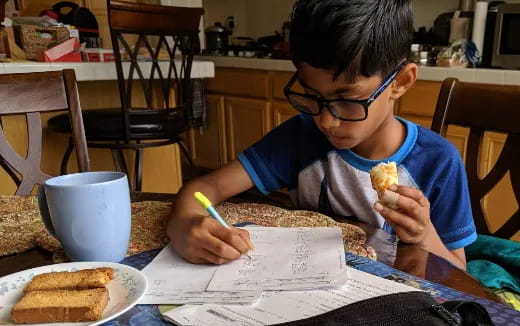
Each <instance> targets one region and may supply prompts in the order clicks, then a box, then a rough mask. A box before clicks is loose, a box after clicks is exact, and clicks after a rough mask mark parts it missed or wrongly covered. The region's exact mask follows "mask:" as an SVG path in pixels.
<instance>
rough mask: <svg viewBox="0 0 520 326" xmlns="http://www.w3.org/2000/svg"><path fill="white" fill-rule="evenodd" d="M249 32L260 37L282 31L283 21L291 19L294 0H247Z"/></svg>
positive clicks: (249, 34)
mask: <svg viewBox="0 0 520 326" xmlns="http://www.w3.org/2000/svg"><path fill="white" fill-rule="evenodd" d="M246 2H247V8H246V9H247V33H248V36H251V37H254V38H258V37H260V36H266V35H272V34H274V31H279V32H281V31H282V23H283V22H284V21H288V20H290V17H289V16H290V12H291V8H292V5H293V3H294V0H262V1H258V0H246Z"/></svg>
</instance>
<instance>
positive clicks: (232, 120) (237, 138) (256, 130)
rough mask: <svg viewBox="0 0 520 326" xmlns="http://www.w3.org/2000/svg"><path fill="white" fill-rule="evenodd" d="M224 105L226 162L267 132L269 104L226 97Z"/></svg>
mask: <svg viewBox="0 0 520 326" xmlns="http://www.w3.org/2000/svg"><path fill="white" fill-rule="evenodd" d="M225 103H226V127H227V129H226V137H227V142H228V143H227V144H228V160H230V161H231V160H234V159H235V158H236V157H237V155H238V154H240V153H241V152H242V151H244V150H245V149H246V148H247V147H249V146H250V145H252V144H254V143H255V142H256V141H258V140H260V139H261V138H262V137H263V136H264V135H265V134H267V132H269V130H270V129H271V111H270V110H271V103H269V102H268V101H266V100H259V99H249V98H239V97H227V98H226V99H225Z"/></svg>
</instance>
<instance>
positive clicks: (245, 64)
mask: <svg viewBox="0 0 520 326" xmlns="http://www.w3.org/2000/svg"><path fill="white" fill-rule="evenodd" d="M196 58H197V59H198V60H207V61H212V62H214V63H215V66H216V67H225V68H244V69H258V70H269V71H296V68H295V67H294V65H293V64H292V61H291V60H278V59H262V58H244V57H226V56H197V57H196ZM448 77H454V78H458V79H459V80H461V81H465V82H474V83H484V84H499V85H519V86H520V70H504V69H502V70H500V69H481V68H477V69H472V68H446V67H427V66H420V67H419V76H418V79H419V80H431V81H443V80H444V79H445V78H448Z"/></svg>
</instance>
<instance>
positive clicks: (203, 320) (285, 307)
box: [163, 268, 418, 326]
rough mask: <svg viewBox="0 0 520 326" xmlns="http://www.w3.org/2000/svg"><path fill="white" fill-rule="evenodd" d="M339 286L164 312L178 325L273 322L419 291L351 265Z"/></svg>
mask: <svg viewBox="0 0 520 326" xmlns="http://www.w3.org/2000/svg"><path fill="white" fill-rule="evenodd" d="M348 272H349V274H350V279H349V280H348V281H347V282H346V283H345V284H344V285H342V286H340V287H339V288H327V289H321V290H309V291H265V292H263V293H262V295H261V297H260V299H259V300H258V301H257V302H256V303H255V304H253V305H249V306H237V305H216V304H204V305H198V306H197V305H185V306H182V307H179V308H175V309H172V310H170V311H168V312H165V313H163V316H164V317H165V318H167V319H168V320H170V321H172V322H173V323H175V324H177V325H190V326H194V325H212V326H224V325H251V326H253V325H273V324H279V323H285V322H290V321H295V320H299V319H305V318H309V317H312V316H316V315H319V314H323V313H326V312H328V311H331V310H334V309H337V308H340V307H342V306H345V305H347V304H351V303H354V302H358V301H361V300H365V299H369V298H373V297H376V296H380V295H385V294H392V293H399V292H410V291H418V290H417V289H415V288H412V287H410V286H407V285H404V284H401V283H397V282H394V281H390V280H386V279H383V278H380V277H377V276H374V275H371V274H368V273H365V272H361V271H358V270H355V269H352V268H348Z"/></svg>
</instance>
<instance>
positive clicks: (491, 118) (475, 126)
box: [431, 78, 520, 238]
mask: <svg viewBox="0 0 520 326" xmlns="http://www.w3.org/2000/svg"><path fill="white" fill-rule="evenodd" d="M450 124H453V125H459V126H463V127H468V128H469V138H468V143H467V150H466V172H467V175H468V183H469V191H470V197H471V206H472V210H473V216H474V219H475V224H476V227H477V231H478V232H479V233H482V234H493V235H495V236H498V237H502V238H511V237H512V236H513V235H515V233H517V232H518V231H519V229H520V209H517V210H516V212H514V213H513V215H512V216H510V217H509V218H508V219H507V220H506V222H505V223H504V224H503V225H502V226H500V227H499V229H498V230H497V231H495V232H491V231H490V229H489V227H488V223H487V222H486V220H489V219H490V218H492V216H487V215H486V212H485V211H484V209H483V206H482V202H483V197H484V196H485V195H486V194H488V193H489V192H490V191H491V190H492V189H493V188H494V187H495V186H496V185H497V184H498V183H499V182H500V181H501V179H502V178H503V177H504V176H505V175H506V174H507V173H508V172H509V174H510V178H511V183H512V187H513V193H514V197H515V199H516V202H517V203H520V86H506V85H486V84H475V83H464V82H460V81H458V80H457V79H454V78H449V79H446V80H445V81H444V82H443V84H442V87H441V91H440V94H439V99H438V101H437V107H436V109H435V114H434V116H433V122H432V128H431V129H432V130H433V131H435V132H437V133H440V134H441V135H443V136H446V131H447V127H448V125H450ZM485 131H495V132H501V133H505V134H507V139H506V141H505V144H504V147H503V149H502V152H501V153H500V155H499V157H498V159H497V161H496V163H495V165H494V166H493V168H492V169H491V170H490V172H489V173H488V174H487V175H486V176H485V177H483V178H480V177H479V174H478V171H479V170H478V169H479V166H478V164H479V150H480V148H481V146H482V141H483V139H484V132H485Z"/></svg>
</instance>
